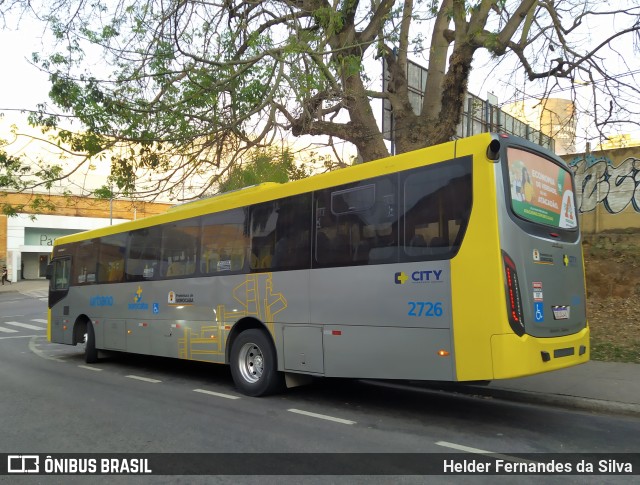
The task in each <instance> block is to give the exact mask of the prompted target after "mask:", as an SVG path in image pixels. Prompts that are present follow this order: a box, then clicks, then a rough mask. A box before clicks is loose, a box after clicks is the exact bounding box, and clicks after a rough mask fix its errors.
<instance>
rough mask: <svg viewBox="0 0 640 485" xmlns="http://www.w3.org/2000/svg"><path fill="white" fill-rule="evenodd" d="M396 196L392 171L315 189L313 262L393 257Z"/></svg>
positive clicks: (375, 261) (328, 263)
mask: <svg viewBox="0 0 640 485" xmlns="http://www.w3.org/2000/svg"><path fill="white" fill-rule="evenodd" d="M397 199H398V197H397V177H396V176H395V175H390V176H383V177H377V178H374V179H369V180H364V181H361V182H358V183H355V184H348V185H343V186H340V187H334V188H330V189H325V190H320V191H318V192H316V193H315V214H314V217H315V248H314V264H316V265H317V266H351V265H360V264H378V263H385V262H394V261H396V260H397V253H398V250H397V248H398V224H397V222H398V221H397V212H398V210H397Z"/></svg>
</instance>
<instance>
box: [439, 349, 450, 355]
mask: <svg viewBox="0 0 640 485" xmlns="http://www.w3.org/2000/svg"><path fill="white" fill-rule="evenodd" d="M438 355H439V356H440V357H448V356H449V352H448V351H446V350H444V349H440V350H438Z"/></svg>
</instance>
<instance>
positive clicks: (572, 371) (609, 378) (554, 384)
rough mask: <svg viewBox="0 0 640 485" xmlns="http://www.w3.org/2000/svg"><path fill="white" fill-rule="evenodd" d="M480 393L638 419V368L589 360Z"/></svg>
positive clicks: (492, 386) (497, 383)
mask: <svg viewBox="0 0 640 485" xmlns="http://www.w3.org/2000/svg"><path fill="white" fill-rule="evenodd" d="M469 387H470V386H469ZM473 389H475V390H478V387H477V386H474V387H473ZM484 392H488V393H489V394H490V395H492V396H494V397H496V398H505V399H513V400H517V401H520V402H526V403H534V402H539V403H542V404H550V405H557V406H563V407H570V408H574V409H575V408H578V409H582V410H585V411H595V412H612V413H616V414H627V415H634V416H638V417H640V365H638V364H624V363H620V362H599V361H594V360H592V361H590V362H587V363H586V364H581V365H578V366H575V367H569V368H567V369H562V370H558V371H555V372H547V373H545V374H537V375H534V376H529V377H521V378H519V379H506V380H503V381H494V382H492V383H491V384H489V385H488V386H485V387H484Z"/></svg>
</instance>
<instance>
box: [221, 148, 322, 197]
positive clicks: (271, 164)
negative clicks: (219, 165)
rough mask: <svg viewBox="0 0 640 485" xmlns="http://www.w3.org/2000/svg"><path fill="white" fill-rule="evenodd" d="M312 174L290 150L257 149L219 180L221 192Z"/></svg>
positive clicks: (296, 178) (287, 180)
mask: <svg viewBox="0 0 640 485" xmlns="http://www.w3.org/2000/svg"><path fill="white" fill-rule="evenodd" d="M309 175H310V172H309V169H308V168H307V166H306V165H305V164H302V165H300V164H297V163H296V161H295V159H294V157H293V154H292V153H291V152H290V151H289V150H283V151H279V150H277V149H264V150H256V151H254V152H252V153H251V156H250V157H248V160H247V161H246V163H243V164H239V165H236V166H234V167H233V168H232V169H231V170H230V171H229V172H228V175H227V176H226V178H225V179H224V180H221V181H220V182H219V186H218V187H219V190H218V191H219V192H229V191H230V190H237V189H242V188H244V187H249V186H251V185H257V184H260V183H264V182H277V183H285V182H289V181H292V180H300V179H303V178H305V177H308V176H309Z"/></svg>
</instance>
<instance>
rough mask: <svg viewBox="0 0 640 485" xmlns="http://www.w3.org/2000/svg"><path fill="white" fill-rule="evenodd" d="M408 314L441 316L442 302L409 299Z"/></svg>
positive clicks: (413, 315) (412, 315) (411, 315)
mask: <svg viewBox="0 0 640 485" xmlns="http://www.w3.org/2000/svg"><path fill="white" fill-rule="evenodd" d="M408 305H409V313H407V315H409V316H410V317H441V316H442V302H441V301H436V302H431V301H410V302H408Z"/></svg>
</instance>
